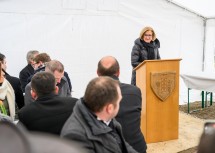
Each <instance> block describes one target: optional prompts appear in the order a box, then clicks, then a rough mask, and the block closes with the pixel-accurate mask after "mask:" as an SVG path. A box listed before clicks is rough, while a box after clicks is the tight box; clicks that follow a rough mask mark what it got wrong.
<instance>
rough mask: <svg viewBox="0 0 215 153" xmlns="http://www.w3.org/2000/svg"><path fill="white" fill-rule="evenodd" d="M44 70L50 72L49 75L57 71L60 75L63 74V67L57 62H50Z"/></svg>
mask: <svg viewBox="0 0 215 153" xmlns="http://www.w3.org/2000/svg"><path fill="white" fill-rule="evenodd" d="M45 69H46V71H47V72H51V73H54V72H55V71H58V72H60V73H63V72H64V66H63V64H62V63H61V62H60V61H58V60H51V61H50V62H47V63H46V68H45Z"/></svg>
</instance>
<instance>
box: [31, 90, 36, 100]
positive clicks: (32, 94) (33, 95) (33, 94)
mask: <svg viewBox="0 0 215 153" xmlns="http://www.w3.org/2000/svg"><path fill="white" fill-rule="evenodd" d="M31 97H32V98H33V99H34V100H36V99H37V93H36V92H35V91H34V90H33V89H31Z"/></svg>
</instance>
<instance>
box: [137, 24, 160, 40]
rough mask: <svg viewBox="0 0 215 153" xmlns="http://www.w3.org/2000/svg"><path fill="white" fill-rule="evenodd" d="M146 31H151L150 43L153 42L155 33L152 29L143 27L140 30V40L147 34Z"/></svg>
mask: <svg viewBox="0 0 215 153" xmlns="http://www.w3.org/2000/svg"><path fill="white" fill-rule="evenodd" d="M147 31H151V32H152V41H154V40H155V39H156V34H155V31H154V29H153V28H152V27H145V28H143V29H142V30H141V32H140V39H141V40H143V38H144V34H145V33H146V32H147Z"/></svg>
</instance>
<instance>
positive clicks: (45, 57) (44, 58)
mask: <svg viewBox="0 0 215 153" xmlns="http://www.w3.org/2000/svg"><path fill="white" fill-rule="evenodd" d="M50 61H51V58H50V56H49V55H48V54H47V53H40V54H38V55H37V56H36V57H35V58H34V62H35V63H39V62H42V63H46V62H50Z"/></svg>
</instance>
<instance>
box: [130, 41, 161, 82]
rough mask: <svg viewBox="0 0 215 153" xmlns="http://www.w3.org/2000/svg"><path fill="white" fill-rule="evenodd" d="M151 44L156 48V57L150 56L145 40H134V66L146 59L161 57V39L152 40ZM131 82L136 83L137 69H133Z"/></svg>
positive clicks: (132, 63) (132, 59) (132, 58)
mask: <svg viewBox="0 0 215 153" xmlns="http://www.w3.org/2000/svg"><path fill="white" fill-rule="evenodd" d="M151 45H152V46H153V48H154V58H153V59H149V58H148V50H147V48H146V47H145V46H144V42H143V40H141V39H140V38H137V39H136V40H135V41H134V46H133V48H132V52H131V65H132V67H133V68H135V67H137V66H138V65H139V64H140V63H142V62H143V61H144V60H156V59H160V54H159V51H158V48H160V42H159V40H158V39H155V41H153V42H151ZM131 84H133V85H136V72H135V71H132V79H131Z"/></svg>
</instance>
